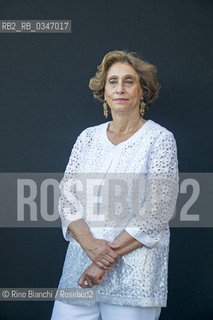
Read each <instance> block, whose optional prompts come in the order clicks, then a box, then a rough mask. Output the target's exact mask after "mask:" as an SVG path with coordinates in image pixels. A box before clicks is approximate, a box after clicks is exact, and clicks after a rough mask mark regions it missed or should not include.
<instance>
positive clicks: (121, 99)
mask: <svg viewBox="0 0 213 320" xmlns="http://www.w3.org/2000/svg"><path fill="white" fill-rule="evenodd" d="M114 100H115V101H127V100H128V99H124V98H117V99H114Z"/></svg>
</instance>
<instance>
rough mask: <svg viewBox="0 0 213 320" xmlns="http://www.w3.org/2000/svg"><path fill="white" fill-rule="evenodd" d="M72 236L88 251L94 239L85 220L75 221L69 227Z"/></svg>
mask: <svg viewBox="0 0 213 320" xmlns="http://www.w3.org/2000/svg"><path fill="white" fill-rule="evenodd" d="M68 229H69V232H70V234H71V236H72V237H73V238H74V239H75V240H76V241H77V242H78V243H79V244H80V245H81V247H82V248H83V249H84V250H86V249H87V245H89V243H90V242H91V241H92V240H93V239H94V238H93V235H92V232H91V231H90V228H89V227H88V225H87V224H86V223H85V221H84V220H83V219H79V220H76V221H73V222H71V223H70V225H69V228H68Z"/></svg>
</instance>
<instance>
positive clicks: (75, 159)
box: [59, 120, 178, 307]
mask: <svg viewBox="0 0 213 320" xmlns="http://www.w3.org/2000/svg"><path fill="white" fill-rule="evenodd" d="M108 124H109V122H106V123H103V124H100V125H97V126H94V127H89V128H87V129H85V130H84V131H83V132H82V133H81V134H80V135H79V137H78V138H77V140H76V143H75V145H74V147H73V149H72V152H71V155H70V158H69V162H68V164H67V167H66V171H65V174H64V177H63V179H62V180H61V182H60V185H59V186H60V191H61V196H60V199H59V214H60V217H61V220H62V228H63V235H64V237H65V239H66V240H67V241H70V243H69V246H68V249H67V254H66V258H65V262H64V267H63V272H62V276H61V279H60V283H59V288H80V287H79V286H78V284H77V281H78V279H79V277H80V276H81V274H82V272H83V271H84V270H85V269H86V268H87V267H88V266H89V265H90V264H91V260H90V259H89V258H88V256H87V255H86V253H85V252H84V251H83V249H82V248H81V246H80V245H79V244H78V243H77V242H76V241H75V240H74V239H73V238H72V237H71V235H70V234H69V231H68V229H67V228H68V225H69V224H70V223H71V222H72V221H74V220H77V219H79V218H83V219H84V220H85V221H86V223H87V224H88V226H89V227H90V230H91V231H92V233H93V235H94V237H97V238H102V239H105V240H108V241H113V240H114V239H115V238H116V237H117V236H118V235H119V234H120V233H121V232H122V231H123V230H126V231H127V232H128V233H129V234H130V235H131V236H132V237H134V238H135V239H137V240H138V241H140V242H141V243H142V244H143V246H142V247H140V248H138V249H136V250H134V251H132V252H129V253H128V254H125V255H123V256H122V257H121V258H120V259H119V260H117V261H116V263H115V264H114V265H113V267H112V269H111V270H109V271H107V272H106V274H105V276H104V279H103V281H102V283H101V284H100V285H98V286H96V287H95V290H96V301H97V302H105V303H110V304H119V305H131V306H141V307H165V306H166V303H167V273H168V253H169V238H170V231H169V225H168V223H169V220H170V219H171V218H172V217H173V214H174V211H175V205H176V200H177V195H178V160H177V149H176V142H175V139H174V136H173V134H172V132H170V131H168V130H167V129H166V128H164V127H162V126H161V125H159V124H157V123H156V122H154V121H152V120H147V121H146V122H145V124H144V125H143V126H142V127H141V128H140V129H139V130H138V131H137V132H136V133H135V134H134V135H132V136H131V137H130V138H129V139H127V140H125V141H124V142H121V143H119V144H118V145H114V144H112V143H111V142H110V140H109V139H108V137H107V127H108ZM70 181H71V182H70ZM73 181H74V182H75V183H74V182H73ZM76 181H80V182H78V183H76ZM94 181H95V182H94ZM135 181H139V184H137V183H136V184H134V183H135ZM133 185H134V186H138V185H140V188H139V187H138V188H135V189H132V187H133ZM85 186H87V188H86V187H85ZM116 186H117V189H116ZM91 190H92V191H91ZM116 190H117V191H116ZM132 190H133V192H132ZM137 190H140V192H138V193H137V192H136V191H137ZM112 191H113V192H114V195H113V193H110V192H112ZM121 191H123V194H124V195H125V196H123V198H122V197H121V194H122V192H121ZM116 192H117V194H116V195H115V193H116ZM71 195H73V196H71ZM109 195H110V196H109ZM116 196H117V198H116ZM112 199H113V201H112ZM115 199H117V200H119V199H120V202H119V201H117V202H116V201H114V200H115ZM135 204H138V205H136V206H135ZM66 302H67V301H66ZM68 303H71V304H85V305H91V304H93V303H94V302H88V301H83V300H82V301H79V302H76V301H72V300H69V301H68Z"/></svg>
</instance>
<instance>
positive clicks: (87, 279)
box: [86, 277, 95, 288]
mask: <svg viewBox="0 0 213 320" xmlns="http://www.w3.org/2000/svg"><path fill="white" fill-rule="evenodd" d="M86 281H87V282H88V287H89V288H92V287H94V286H95V284H94V283H93V282H92V281H91V279H90V278H89V277H86Z"/></svg>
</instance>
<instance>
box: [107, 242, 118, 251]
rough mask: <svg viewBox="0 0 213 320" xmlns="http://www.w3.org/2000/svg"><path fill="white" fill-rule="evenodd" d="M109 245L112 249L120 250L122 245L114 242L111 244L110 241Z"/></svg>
mask: <svg viewBox="0 0 213 320" xmlns="http://www.w3.org/2000/svg"><path fill="white" fill-rule="evenodd" d="M107 243H108V245H109V246H110V247H111V248H115V249H117V248H120V244H118V243H114V242H110V241H108V242H107Z"/></svg>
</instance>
